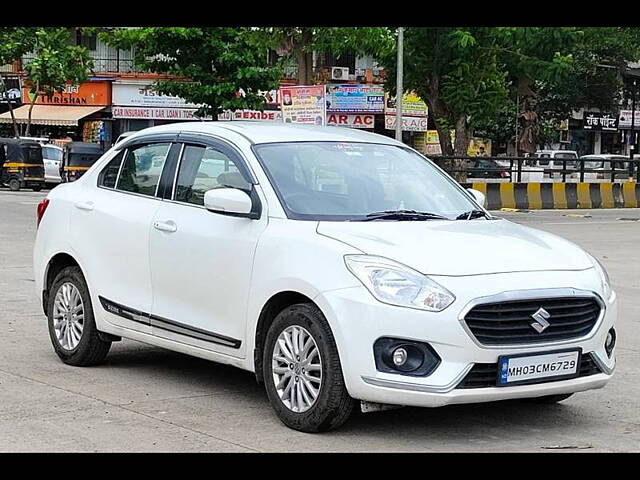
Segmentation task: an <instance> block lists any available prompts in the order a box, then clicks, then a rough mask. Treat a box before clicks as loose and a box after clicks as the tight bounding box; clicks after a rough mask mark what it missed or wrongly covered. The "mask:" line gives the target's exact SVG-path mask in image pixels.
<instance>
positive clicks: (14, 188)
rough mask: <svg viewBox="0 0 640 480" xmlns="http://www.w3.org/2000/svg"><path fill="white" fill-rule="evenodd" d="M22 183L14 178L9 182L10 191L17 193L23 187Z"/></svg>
mask: <svg viewBox="0 0 640 480" xmlns="http://www.w3.org/2000/svg"><path fill="white" fill-rule="evenodd" d="M21 183H22V182H20V180H18V179H17V178H12V179H11V180H9V189H10V190H11V191H12V192H17V191H18V190H20V187H21V186H22V185H21Z"/></svg>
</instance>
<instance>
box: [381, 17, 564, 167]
mask: <svg viewBox="0 0 640 480" xmlns="http://www.w3.org/2000/svg"><path fill="white" fill-rule="evenodd" d="M572 34H573V30H572V29H543V28H533V29H529V28H511V27H498V28H495V27H473V28H460V27H446V28H407V29H406V30H405V35H404V37H405V46H404V48H405V59H410V60H411V61H405V63H404V78H405V80H404V89H405V90H414V91H415V92H416V93H417V94H418V95H420V96H421V97H422V98H423V99H424V100H425V101H426V102H427V104H428V105H429V110H430V114H431V115H432V116H433V119H434V122H435V124H436V128H437V130H438V134H439V138H440V146H441V149H442V152H443V154H444V155H453V154H455V155H465V154H466V152H467V149H468V146H469V141H470V139H471V136H472V135H473V132H474V129H475V128H476V127H477V126H479V125H483V124H486V123H487V122H490V121H491V120H492V119H493V118H494V117H495V116H496V115H498V114H499V113H500V112H501V111H502V110H503V109H504V106H505V103H508V101H509V97H510V95H509V93H510V88H513V85H514V82H515V83H519V84H521V85H530V84H531V82H532V81H533V80H535V79H536V78H539V77H540V76H542V78H547V77H553V76H554V75H560V74H562V73H564V72H566V70H567V68H566V66H567V64H568V63H570V61H571V58H570V57H569V56H568V55H566V54H563V53H562V52H563V48H564V45H565V44H569V43H570V42H571V39H570V38H568V37H570V36H571V35H572ZM548 37H551V39H549V38H548ZM542 39H546V42H542ZM536 42H538V43H540V42H542V43H541V46H539V48H538V49H537V50H536V49H535V48H533V47H534V46H535V45H536ZM383 64H384V66H385V68H386V70H387V79H388V80H387V82H388V88H389V90H391V91H394V90H395V70H396V65H395V59H394V58H393V56H388V57H387V58H386V59H384V60H383ZM450 129H455V143H454V144H452V142H451V137H450V135H449V130H450ZM454 167H457V165H455V164H454Z"/></svg>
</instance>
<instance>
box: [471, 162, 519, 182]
mask: <svg viewBox="0 0 640 480" xmlns="http://www.w3.org/2000/svg"><path fill="white" fill-rule="evenodd" d="M467 177H468V178H510V177H511V175H510V174H509V168H508V167H507V168H506V169H505V167H504V166H503V165H501V164H500V163H498V162H497V161H496V160H489V159H487V158H479V159H477V160H470V161H469V166H468V167H467Z"/></svg>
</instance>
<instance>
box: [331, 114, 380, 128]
mask: <svg viewBox="0 0 640 480" xmlns="http://www.w3.org/2000/svg"><path fill="white" fill-rule="evenodd" d="M374 118H375V117H374V116H373V115H372V114H347V113H327V125H335V126H338V127H351V128H373V126H374Z"/></svg>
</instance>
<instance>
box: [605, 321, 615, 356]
mask: <svg viewBox="0 0 640 480" xmlns="http://www.w3.org/2000/svg"><path fill="white" fill-rule="evenodd" d="M615 345H616V331H615V330H614V329H613V328H612V329H611V330H609V333H607V339H606V340H605V342H604V349H605V351H606V352H607V356H608V357H609V358H611V354H612V353H613V347H615Z"/></svg>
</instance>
